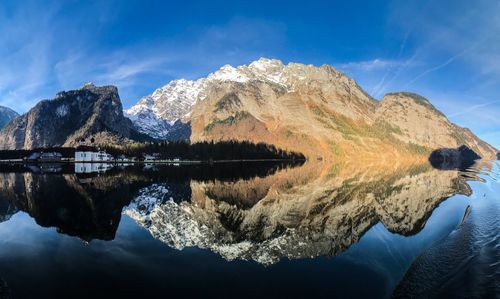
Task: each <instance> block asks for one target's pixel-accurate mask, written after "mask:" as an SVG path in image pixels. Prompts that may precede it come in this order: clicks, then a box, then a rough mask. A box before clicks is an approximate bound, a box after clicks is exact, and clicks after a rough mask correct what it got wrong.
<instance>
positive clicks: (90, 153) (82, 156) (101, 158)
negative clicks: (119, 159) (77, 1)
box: [75, 146, 113, 163]
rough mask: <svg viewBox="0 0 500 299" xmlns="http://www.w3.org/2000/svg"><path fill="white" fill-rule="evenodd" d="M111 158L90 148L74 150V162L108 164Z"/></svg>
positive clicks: (82, 147)
mask: <svg viewBox="0 0 500 299" xmlns="http://www.w3.org/2000/svg"><path fill="white" fill-rule="evenodd" d="M112 160H113V156H111V155H110V154H108V153H106V152H105V151H101V150H98V149H96V148H95V147H92V146H78V147H77V148H76V150H75V162H89V163H93V162H109V161H112Z"/></svg>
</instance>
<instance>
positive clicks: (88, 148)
mask: <svg viewBox="0 0 500 299" xmlns="http://www.w3.org/2000/svg"><path fill="white" fill-rule="evenodd" d="M76 150H77V151H79V152H97V148H96V147H94V146H88V145H79V146H77V147H76Z"/></svg>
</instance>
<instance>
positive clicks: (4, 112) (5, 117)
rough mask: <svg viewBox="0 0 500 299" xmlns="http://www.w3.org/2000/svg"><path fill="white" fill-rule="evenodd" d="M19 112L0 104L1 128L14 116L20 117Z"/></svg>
mask: <svg viewBox="0 0 500 299" xmlns="http://www.w3.org/2000/svg"><path fill="white" fill-rule="evenodd" d="M18 116H19V114H18V113H17V112H16V111H14V110H12V109H10V108H7V107H3V106H0V129H2V128H3V127H5V125H7V124H8V123H9V122H10V121H11V120H12V119H13V118H16V117H18Z"/></svg>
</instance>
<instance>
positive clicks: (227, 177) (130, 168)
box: [0, 160, 304, 182]
mask: <svg viewBox="0 0 500 299" xmlns="http://www.w3.org/2000/svg"><path fill="white" fill-rule="evenodd" d="M303 163H304V161H303V160H293V161H292V160H283V161H257V162H253V161H250V162H235V163H216V164H214V165H210V164H208V163H199V164H196V163H193V164H191V163H189V164H183V165H179V166H175V165H173V164H158V165H153V164H152V165H151V167H144V165H143V164H127V166H116V167H113V168H111V169H108V170H106V171H105V172H103V173H99V174H97V173H90V174H87V173H78V174H77V175H78V176H79V177H95V176H100V177H114V176H134V177H137V176H141V177H144V178H148V179H144V180H145V181H154V182H167V181H168V182H173V181H174V182H184V181H189V180H196V181H203V182H208V181H215V180H217V181H238V180H249V179H252V178H255V177H266V176H269V175H273V174H274V173H276V172H278V171H280V170H283V169H287V168H293V167H299V166H302V165H303ZM2 173H18V174H23V173H34V174H43V175H52V174H53V175H60V174H75V168H74V167H73V165H71V164H69V163H41V164H37V163H4V164H1V165H0V174H2Z"/></svg>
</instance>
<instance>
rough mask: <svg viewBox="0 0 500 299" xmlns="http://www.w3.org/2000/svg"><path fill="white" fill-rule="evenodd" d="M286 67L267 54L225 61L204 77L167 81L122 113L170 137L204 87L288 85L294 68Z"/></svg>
mask: <svg viewBox="0 0 500 299" xmlns="http://www.w3.org/2000/svg"><path fill="white" fill-rule="evenodd" d="M287 67H288V66H286V65H284V64H283V63H282V62H281V61H279V60H276V59H267V58H260V59H259V60H256V61H254V62H252V63H250V64H249V65H242V66H238V67H233V66H231V65H229V64H227V65H224V66H223V67H221V68H220V69H219V70H217V71H215V72H213V73H210V74H209V75H208V76H207V77H206V78H200V79H198V80H186V79H179V80H173V81H170V82H169V83H168V84H166V85H165V86H163V87H160V88H158V89H156V90H155V91H154V92H153V93H152V94H151V95H148V96H145V97H143V98H142V99H141V100H139V102H138V103H137V104H136V105H134V106H133V107H131V108H130V109H128V110H125V115H126V116H127V117H129V118H130V119H131V120H132V121H133V122H134V124H135V126H136V128H137V129H138V130H139V131H140V132H142V133H145V134H148V135H150V136H152V137H155V138H158V139H169V137H168V136H170V135H169V134H170V133H171V132H172V126H174V124H178V125H180V124H181V123H182V120H183V119H185V118H186V117H188V116H189V115H190V113H191V112H192V108H193V106H194V105H195V104H196V103H197V102H198V101H202V100H204V99H205V98H206V91H207V89H208V88H209V86H211V85H212V84H217V83H220V82H236V83H246V82H249V81H264V82H268V83H271V84H279V85H281V86H282V87H285V88H287V89H290V88H291V86H289V85H290V84H289V82H291V81H290V80H289V76H290V75H292V74H293V72H286V68H287Z"/></svg>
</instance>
